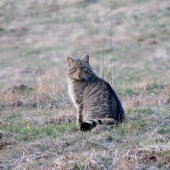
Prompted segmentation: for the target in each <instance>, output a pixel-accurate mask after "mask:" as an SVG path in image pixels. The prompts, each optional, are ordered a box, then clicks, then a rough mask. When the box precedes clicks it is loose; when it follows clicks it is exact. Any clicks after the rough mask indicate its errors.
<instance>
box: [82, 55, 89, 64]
mask: <svg viewBox="0 0 170 170" xmlns="http://www.w3.org/2000/svg"><path fill="white" fill-rule="evenodd" d="M82 60H84V61H85V62H87V63H89V55H88V54H86V55H85V56H84V57H83V58H82Z"/></svg>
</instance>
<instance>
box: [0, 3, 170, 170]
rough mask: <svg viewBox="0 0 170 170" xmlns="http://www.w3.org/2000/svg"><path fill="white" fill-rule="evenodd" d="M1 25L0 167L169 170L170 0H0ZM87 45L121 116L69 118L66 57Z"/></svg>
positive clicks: (72, 113) (80, 54) (71, 114)
mask: <svg viewBox="0 0 170 170" xmlns="http://www.w3.org/2000/svg"><path fill="white" fill-rule="evenodd" d="M0 23H1V24H0V92H1V96H0V169H16V170H18V169H62V170H67V169H73V170H75V169H77V170H78V169H81V170H83V169H87V170H89V169H101V170H106V169H112V170H159V169H161V170H168V169H169V168H170V163H169V162H170V111H169V110H170V77H169V73H170V57H169V55H170V41H169V40H170V1H168V0H163V1H160V0H148V1H146V0H127V1H125V0H107V1H104V0H71V1H69V0H62V1H59V0H49V1H45V0H37V1H36V0H25V1H19V0H7V1H6V0H1V2H0ZM86 53H88V54H90V57H91V58H90V63H91V65H92V68H93V70H94V72H95V73H96V74H97V75H100V76H103V77H104V79H105V80H107V81H108V82H109V83H110V84H111V85H112V86H113V88H114V89H115V91H116V92H117V94H118V95H119V97H120V99H121V101H122V104H123V107H124V109H125V112H126V113H127V115H128V117H129V119H130V120H129V122H126V123H124V124H122V125H120V126H118V127H108V128H107V130H105V131H91V132H84V133H82V132H80V130H79V129H78V127H77V126H76V121H75V120H76V110H75V108H74V107H73V105H72V103H71V101H70V99H69V96H68V93H67V78H66V76H67V71H66V70H67V64H66V57H67V56H73V58H74V57H75V58H81V57H83V56H84V54H86ZM21 84H23V85H21Z"/></svg>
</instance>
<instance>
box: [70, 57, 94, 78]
mask: <svg viewBox="0 0 170 170" xmlns="http://www.w3.org/2000/svg"><path fill="white" fill-rule="evenodd" d="M67 63H68V77H69V78H71V79H76V80H83V79H84V80H86V79H88V78H89V77H90V76H91V75H92V74H93V72H92V69H91V67H90V65H89V55H88V54H86V55H85V56H84V57H83V58H82V59H73V58H71V57H67Z"/></svg>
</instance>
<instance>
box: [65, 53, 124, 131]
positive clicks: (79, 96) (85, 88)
mask: <svg viewBox="0 0 170 170" xmlns="http://www.w3.org/2000/svg"><path fill="white" fill-rule="evenodd" d="M67 63H68V82H69V85H68V89H69V94H70V96H71V99H72V101H73V103H74V105H75V107H76V109H77V124H78V125H79V127H80V130H82V131H87V130H91V129H93V128H94V127H96V126H97V125H100V124H101V125H102V124H104V125H115V124H117V123H119V122H124V120H125V113H124V109H123V107H122V104H121V102H120V100H119V98H118V96H117V94H116V93H115V91H114V90H113V89H112V87H111V86H110V84H109V83H108V82H106V81H105V80H103V79H102V78H99V77H98V76H97V75H96V74H95V73H94V72H93V71H92V68H91V66H90V64H89V55H88V54H86V55H85V56H84V57H83V58H82V59H73V58H71V57H67Z"/></svg>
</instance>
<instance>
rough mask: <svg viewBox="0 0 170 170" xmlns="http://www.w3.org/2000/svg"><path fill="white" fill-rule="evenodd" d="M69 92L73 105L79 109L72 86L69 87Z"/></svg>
mask: <svg viewBox="0 0 170 170" xmlns="http://www.w3.org/2000/svg"><path fill="white" fill-rule="evenodd" d="M68 91H69V95H70V97H71V100H72V102H73V104H74V105H75V107H76V109H78V105H77V104H76V101H75V94H74V89H73V87H72V86H71V85H69V86H68Z"/></svg>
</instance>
